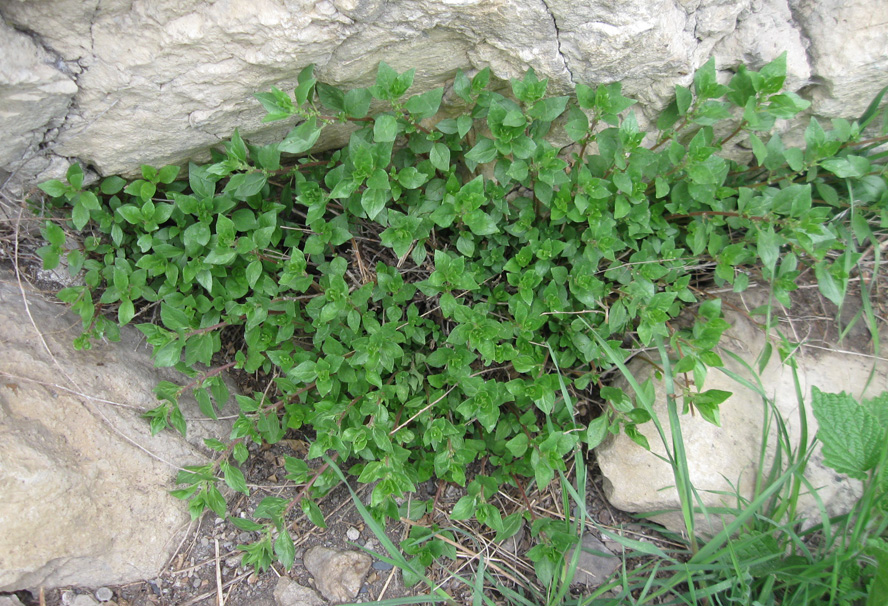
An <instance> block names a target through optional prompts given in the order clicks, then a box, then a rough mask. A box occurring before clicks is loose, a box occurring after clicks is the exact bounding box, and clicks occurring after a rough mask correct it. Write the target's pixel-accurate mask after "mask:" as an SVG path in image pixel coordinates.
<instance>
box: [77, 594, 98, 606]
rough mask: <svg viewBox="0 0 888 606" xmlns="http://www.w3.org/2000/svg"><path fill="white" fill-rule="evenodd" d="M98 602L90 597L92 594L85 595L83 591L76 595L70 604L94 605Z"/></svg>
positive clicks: (79, 605) (78, 605)
mask: <svg viewBox="0 0 888 606" xmlns="http://www.w3.org/2000/svg"><path fill="white" fill-rule="evenodd" d="M96 604H98V602H96V601H95V600H94V599H92V596H89V595H86V594H85V593H83V594H81V595H79V596H77V597H75V598H74V600H72V601H71V606H96Z"/></svg>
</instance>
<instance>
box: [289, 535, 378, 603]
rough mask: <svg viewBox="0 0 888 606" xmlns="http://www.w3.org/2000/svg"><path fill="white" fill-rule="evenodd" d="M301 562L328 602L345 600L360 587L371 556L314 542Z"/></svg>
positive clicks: (354, 594) (353, 595) (352, 595)
mask: <svg viewBox="0 0 888 606" xmlns="http://www.w3.org/2000/svg"><path fill="white" fill-rule="evenodd" d="M304 564H305V568H306V569H307V570H308V572H310V573H311V575H312V576H313V577H314V579H315V582H316V583H317V587H318V589H319V590H320V591H321V594H323V596H324V597H325V598H327V599H328V600H330V601H331V602H348V601H350V600H353V599H354V598H355V596H357V595H358V592H359V591H360V590H361V585H362V582H363V579H364V577H365V576H367V571H368V570H369V569H370V564H371V559H370V556H368V555H367V554H365V553H360V552H358V551H337V550H335V549H329V548H327V547H320V546H317V547H312V548H311V549H309V550H308V551H306V552H305V558H304Z"/></svg>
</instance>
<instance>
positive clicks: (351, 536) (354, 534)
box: [345, 526, 361, 541]
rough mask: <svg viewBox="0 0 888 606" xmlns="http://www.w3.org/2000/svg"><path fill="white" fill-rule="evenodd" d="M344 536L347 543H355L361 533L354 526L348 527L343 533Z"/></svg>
mask: <svg viewBox="0 0 888 606" xmlns="http://www.w3.org/2000/svg"><path fill="white" fill-rule="evenodd" d="M345 536H346V537H348V540H349V541H357V540H358V539H360V538H361V531H360V530H358V529H357V528H355V527H354V526H349V527H348V530H346V531H345Z"/></svg>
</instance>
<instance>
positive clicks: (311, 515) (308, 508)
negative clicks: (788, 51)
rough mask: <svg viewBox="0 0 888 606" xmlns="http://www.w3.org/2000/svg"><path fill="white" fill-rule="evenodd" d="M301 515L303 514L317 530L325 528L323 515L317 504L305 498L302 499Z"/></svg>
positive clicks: (325, 523)
mask: <svg viewBox="0 0 888 606" xmlns="http://www.w3.org/2000/svg"><path fill="white" fill-rule="evenodd" d="M302 513H304V514H305V516H306V517H307V518H308V519H309V520H310V521H311V523H312V524H314V525H315V526H317V527H318V528H326V527H327V522H325V521H324V514H323V513H321V508H320V507H318V505H317V503H315V502H314V501H312V500H311V499H309V498H307V497H306V498H303V499H302Z"/></svg>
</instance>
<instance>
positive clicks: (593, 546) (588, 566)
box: [566, 534, 620, 587]
mask: <svg viewBox="0 0 888 606" xmlns="http://www.w3.org/2000/svg"><path fill="white" fill-rule="evenodd" d="M587 550H589V551H594V552H598V553H603V554H607V555H596V554H594V553H589V551H587ZM572 558H573V549H572V550H570V551H569V552H568V553H567V559H566V561H567V562H568V563H569V562H570V561H571V559H572ZM619 566H620V558H618V557H617V556H615V555H613V554H611V552H610V551H608V550H607V547H605V546H604V544H603V543H602V542H601V541H599V540H598V539H597V538H595V537H594V536H592V535H591V534H585V535H583V543H582V551H580V556H579V560H578V561H577V570H576V573H575V574H574V578H573V581H572V582H571V585H588V586H590V587H596V586H598V585H601V584H602V583H604V581H605V580H606V579H607V577H609V576H610V575H611V573H612V572H613V571H614V570H616V569H617V568H618V567H619Z"/></svg>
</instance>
